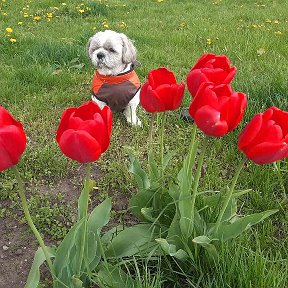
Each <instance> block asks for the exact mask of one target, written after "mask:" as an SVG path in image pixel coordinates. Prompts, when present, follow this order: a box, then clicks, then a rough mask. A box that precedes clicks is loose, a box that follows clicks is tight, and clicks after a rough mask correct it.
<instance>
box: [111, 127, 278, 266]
mask: <svg viewBox="0 0 288 288" xmlns="http://www.w3.org/2000/svg"><path fill="white" fill-rule="evenodd" d="M198 142H199V140H198V139H197V138H196V125H194V128H193V132H192V141H191V145H190V147H189V150H188V155H187V157H186V158H185V160H184V162H183V166H182V168H181V169H180V171H179V173H178V174H177V175H176V176H175V175H170V176H169V178H170V179H173V180H172V181H170V182H169V181H166V180H165V179H163V175H164V171H165V168H166V166H167V164H166V163H165V167H163V166H161V164H158V165H157V163H156V162H155V160H154V157H153V155H152V152H151V151H150V152H149V157H148V161H147V163H148V164H147V166H148V168H147V170H148V171H149V173H146V172H145V171H144V169H142V168H141V166H140V163H139V161H138V160H136V159H135V158H134V157H131V156H130V158H131V167H130V169H129V171H130V172H131V173H133V175H134V177H135V183H136V184H137V188H138V190H137V193H136V194H135V195H134V196H133V197H132V198H131V201H130V209H131V211H132V212H133V213H134V214H135V216H138V217H139V216H140V217H139V218H140V219H141V220H143V221H145V222H148V223H150V225H151V227H149V229H150V230H151V229H153V227H154V229H157V230H159V232H160V233H159V235H160V237H159V238H155V236H153V234H151V233H150V235H151V244H152V243H153V242H154V241H156V242H157V243H158V244H159V245H160V247H161V248H162V250H163V252H164V254H165V255H168V256H171V257H172V258H174V259H175V260H180V261H185V260H187V259H189V260H190V261H192V262H194V263H195V265H196V263H198V262H199V259H200V258H201V259H202V260H203V256H204V255H206V256H207V261H208V262H209V259H211V260H212V263H214V264H215V263H217V262H218V261H219V251H220V247H221V246H222V245H223V243H224V242H226V241H228V240H231V239H234V238H236V237H238V236H239V235H241V234H242V233H243V232H244V231H246V230H247V229H249V228H250V227H251V226H253V225H255V224H257V223H259V222H261V221H263V220H264V219H266V218H267V217H269V216H271V215H272V214H274V213H276V212H277V211H278V210H277V209H274V210H267V211H264V212H261V213H255V214H251V215H248V216H243V215H239V214H238V210H239V208H238V207H237V198H239V197H241V196H242V195H245V194H246V193H247V192H248V191H247V190H243V191H241V190H240V191H237V192H236V191H234V187H235V184H236V181H237V179H238V177H239V173H240V171H241V168H242V166H243V164H244V161H242V163H240V165H238V168H237V169H236V172H235V175H234V177H233V180H232V183H231V185H230V186H229V187H227V189H226V191H225V193H223V192H219V191H207V192H201V193H200V192H199V191H198V190H199V179H200V175H201V170H202V168H203V160H204V153H205V148H206V146H207V139H205V140H204V141H203V147H202V150H201V152H200V155H199V156H198V157H196V154H197V151H198ZM168 159H171V157H170V156H169V157H168ZM167 162H168V161H167ZM156 167H158V171H160V172H158V171H157V168H156ZM161 171H163V172H161ZM194 171H195V172H194ZM164 178H165V176H164ZM152 183H153V184H154V185H152ZM155 183H156V184H155ZM159 183H162V186H160V184H159ZM211 194H212V195H211ZM171 204H172V205H171ZM141 214H142V215H141ZM135 227H137V226H133V227H130V228H129V229H130V230H131V231H133V228H135ZM125 233H127V229H125V230H124V231H122V232H120V233H119V234H118V235H117V237H120V236H121V237H123V236H122V235H123V234H125ZM117 237H116V238H117ZM134 237H135V236H134ZM136 237H137V236H136ZM116 238H115V239H116ZM127 238H128V237H127ZM131 238H132V235H131ZM115 239H113V240H112V247H113V245H115V242H116V241H115ZM133 239H136V238H133ZM143 240H144V239H143ZM132 243H133V240H131V243H130V242H126V243H124V242H123V244H122V245H125V244H127V247H130V246H131V244H132ZM135 243H137V241H135ZM116 245H117V244H116ZM152 247H153V249H154V246H152ZM137 248H138V249H137V250H136V251H133V250H132V251H131V253H132V252H134V254H140V255H141V253H142V254H143V252H144V249H143V251H141V246H140V245H138V246H137ZM125 249H128V248H126V247H123V246H120V249H118V250H119V251H122V250H125ZM145 249H147V248H146V246H145ZM202 250H203V251H202ZM151 251H152V249H151V250H150V251H149V250H148V251H146V253H147V254H149V253H151ZM118 253H119V252H118ZM134 254H131V255H134ZM120 255H121V253H120ZM131 255H130V254H129V255H126V254H124V255H121V256H122V257H123V256H131ZM117 256H118V255H117ZM199 257H200V258H199ZM212 265H213V264H212ZM196 269H201V268H200V267H198V268H196Z"/></svg>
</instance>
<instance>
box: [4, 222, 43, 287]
mask: <svg viewBox="0 0 288 288" xmlns="http://www.w3.org/2000/svg"><path fill="white" fill-rule="evenodd" d="M37 247H38V245H37V243H36V241H35V240H34V236H33V235H32V233H30V230H29V229H28V227H27V225H25V224H21V223H19V222H18V221H16V220H15V219H12V218H0V287H3V288H4V287H13V288H23V287H24V285H25V282H26V279H27V276H28V273H29V270H30V267H31V264H32V261H33V257H34V253H35V251H36V250H37Z"/></svg>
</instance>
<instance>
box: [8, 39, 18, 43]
mask: <svg viewBox="0 0 288 288" xmlns="http://www.w3.org/2000/svg"><path fill="white" fill-rule="evenodd" d="M9 41H10V42H11V43H16V42H17V40H16V39H15V38H10V39H9Z"/></svg>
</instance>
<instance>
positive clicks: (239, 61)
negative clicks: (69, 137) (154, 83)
mask: <svg viewBox="0 0 288 288" xmlns="http://www.w3.org/2000/svg"><path fill="white" fill-rule="evenodd" d="M62 2H63V1H56V0H55V1H52V0H39V1H36V0H31V1H25V0H22V1H11V0H6V1H2V2H0V3H1V4H0V7H1V10H0V20H1V21H0V35H1V37H0V61H1V66H0V73H1V78H0V87H1V89H0V99H1V100H0V101H1V103H0V104H1V105H3V106H4V107H5V108H7V109H8V110H9V111H10V112H11V113H12V114H13V115H14V116H15V117H16V118H17V119H19V120H20V121H22V123H23V125H24V127H25V130H26V133H27V135H28V145H27V150H26V152H25V154H24V156H23V158H22V161H21V163H20V170H21V173H22V175H23V177H24V178H25V180H26V183H27V185H30V186H32V187H33V186H37V184H39V181H40V182H41V183H45V185H46V184H48V185H51V186H52V187H53V185H55V183H58V182H59V181H60V180H61V179H63V178H65V179H69V177H70V175H71V173H72V174H76V173H77V171H78V170H77V169H78V166H77V165H76V164H75V163H71V162H72V161H70V160H68V159H66V158H65V157H64V156H63V155H61V152H60V151H59V149H58V147H57V145H56V142H55V140H54V138H55V132H56V130H57V125H58V123H59V119H60V116H61V113H62V111H63V110H64V109H65V108H67V107H70V106H78V105H80V104H81V103H83V102H84V101H87V100H89V99H90V85H91V80H92V75H93V67H92V65H91V64H90V62H89V60H88V57H87V56H86V43H87V41H88V38H89V37H90V36H91V35H93V34H94V33H95V32H96V31H100V30H103V29H106V28H109V29H112V30H117V31H120V32H123V33H126V34H127V35H128V36H129V37H130V38H132V39H134V40H135V45H136V47H137V49H138V55H139V57H138V59H139V61H140V62H141V63H142V68H139V69H137V73H138V75H139V77H140V79H141V81H142V82H144V81H145V78H146V75H147V73H148V71H149V70H151V69H155V68H157V67H159V66H166V67H168V68H169V69H171V70H172V71H173V72H174V73H175V75H177V79H178V80H179V81H180V80H181V79H182V80H184V81H185V78H186V75H187V73H188V72H189V69H190V68H191V66H193V64H194V63H195V61H196V60H197V59H198V58H199V57H200V56H201V55H202V54H203V53H205V52H212V53H215V54H226V55H227V56H228V57H229V58H230V59H231V61H232V63H233V65H235V66H236V67H237V68H238V73H237V75H236V77H235V79H234V80H233V83H232V86H233V88H234V90H237V91H243V92H244V93H246V94H247V95H248V98H249V103H248V108H247V111H246V114H245V117H244V120H243V121H242V123H241V124H240V127H238V128H237V129H236V130H235V131H234V132H233V133H231V134H229V135H227V136H225V137H224V138H223V139H213V141H212V140H211V141H210V149H209V155H207V156H206V160H205V163H206V164H205V167H204V170H205V172H207V173H204V174H203V177H202V179H201V187H202V188H203V189H220V188H222V187H223V186H224V185H225V183H226V182H225V181H226V179H230V178H231V176H232V174H233V171H234V169H235V167H236V166H237V162H238V161H239V160H240V158H241V157H242V155H240V154H239V153H238V152H237V148H236V143H237V136H238V134H239V132H240V131H241V129H242V128H243V127H244V124H245V123H246V122H247V121H248V120H249V119H251V117H252V115H254V114H255V113H258V112H262V111H264V110H265V109H266V108H268V107H270V106H272V105H275V106H278V107H279V108H281V109H283V110H288V101H287V91H288V86H287V79H286V74H287V73H286V72H285V71H287V60H288V59H287V41H288V18H287V14H285V11H287V9H288V3H287V1H285V0H278V1H268V0H263V1H261V2H255V1H245V0H242V1H232V0H222V1H221V0H214V1H212V0H211V1H208V0H205V1H202V0H198V1H197V0H195V1H189V0H182V1H175V0H163V1H157V0H149V1H144V0H138V1H132V0H127V1H124V0H123V1H121V0H107V1H104V0H103V1H82V2H80V1H75V0H71V1H66V3H65V4H66V5H64V4H63V3H62ZM81 4H84V5H81ZM86 7H88V8H86ZM80 10H81V11H82V10H84V12H83V13H81V12H80ZM25 13H26V14H25ZM49 13H51V14H49ZM5 14H6V15H5ZM26 15H28V17H26ZM49 15H50V16H49ZM51 15H52V16H51ZM35 16H40V17H41V18H40V19H39V17H38V18H35ZM35 19H38V20H35ZM49 19H50V20H49ZM19 22H22V24H18V23H19ZM7 27H11V28H12V29H13V32H12V33H7V32H6V30H5V29H6V28H7ZM11 38H15V39H16V41H17V42H16V43H11V42H10V39H11ZM208 39H210V40H208ZM209 43H211V44H209ZM189 102H190V96H189V95H188V93H187V91H186V94H185V99H184V102H183V106H184V107H185V106H188V105H189ZM139 117H140V118H141V119H142V123H143V128H142V129H135V128H131V127H129V126H128V125H127V124H126V122H125V120H124V117H123V116H122V115H115V116H114V120H113V135H112V141H111V146H110V148H109V150H108V151H107V153H106V154H105V155H104V156H103V157H102V158H101V159H100V160H99V161H98V162H97V163H96V164H95V165H94V166H93V167H94V169H99V167H100V169H101V171H102V172H101V176H102V177H101V178H99V179H98V180H97V182H98V183H97V186H98V187H99V190H98V191H99V195H98V196H99V197H100V198H104V197H105V196H106V195H107V194H108V193H109V194H110V195H113V193H114V191H120V192H121V193H127V194H128V195H130V194H131V193H133V191H134V189H135V188H134V185H133V183H132V182H131V176H130V175H129V173H128V172H127V166H128V157H127V151H126V150H125V149H124V147H125V146H131V147H132V149H133V150H135V151H137V154H138V155H139V156H140V157H142V159H144V158H145V155H146V142H147V141H146V139H147V135H148V126H149V115H147V114H146V113H145V112H144V111H143V110H141V108H140V109H139ZM157 124H158V122H157ZM156 126H157V125H156ZM158 129H159V128H158V126H157V127H156V131H155V135H157V133H158V132H159V131H158ZM190 131H191V127H190V124H189V123H185V122H183V121H182V120H181V119H180V117H179V113H178V112H177V111H175V112H173V113H169V116H168V117H167V126H166V130H165V134H166V138H165V142H166V144H167V146H166V150H167V151H171V150H172V151H175V155H176V156H175V157H174V162H173V163H174V164H173V166H172V167H171V168H170V169H171V171H173V170H174V169H177V168H178V167H179V165H180V164H181V159H183V157H184V155H185V154H186V151H187V148H188V143H189V138H190ZM154 146H155V149H157V148H156V146H157V145H154ZM287 169H288V166H287V161H282V162H281V172H282V177H283V184H284V186H285V188H286V191H287V188H288V187H287V186H288V182H287V181H288V179H287V173H286V172H287ZM207 175H209V178H208V177H207ZM224 180H225V181H224ZM0 181H1V183H2V184H3V185H1V195H0V196H1V200H2V201H3V202H2V203H5V205H4V204H3V205H2V204H0V205H1V206H0V215H1V216H2V217H4V216H7V215H14V214H15V213H14V212H15V209H16V208H15V207H17V205H16V204H15V203H17V199H16V198H17V197H16V196H15V195H16V191H15V183H14V180H13V175H12V174H11V172H10V171H5V172H3V173H1V175H0ZM79 186H81V185H80V184H79ZM238 187H239V188H251V189H253V192H252V193H249V195H247V196H244V197H243V205H242V209H243V210H245V211H246V212H252V211H254V212H256V211H261V210H265V209H273V208H279V203H280V201H281V200H282V197H283V196H282V195H283V191H282V187H281V185H280V182H279V180H278V178H277V173H276V170H275V168H274V167H273V165H265V166H255V165H253V164H251V163H249V164H248V166H247V167H246V168H245V169H244V171H243V172H242V173H241V176H240V180H239V182H238ZM60 192H61V191H60ZM31 197H32V198H31V199H32V201H31V205H32V206H31V207H33V210H32V214H34V217H36V214H37V213H38V214H39V215H40V216H39V215H38V218H39V217H40V219H39V221H38V222H37V225H39V228H40V229H41V231H42V233H46V235H48V236H53V235H54V236H55V235H56V236H57V237H58V236H59V237H61V235H63V234H65V231H66V230H65V229H66V228H67V225H66V224H67V223H61V221H60V219H62V218H63V217H64V218H65V217H66V215H68V213H69V211H70V207H69V205H67V203H66V204H65V198H64V200H63V199H62V200H63V201H64V202H63V201H62V200H59V199H58V200H57V201H58V202H57V203H58V205H59V206H60V207H58V208H57V209H56V208H55V207H54V206H53V205H52V206H51V202H53V201H51V202H50V203H49V201H48V199H49V196H43V195H41V192H39V191H37V189H36V192H35V191H34V192H31ZM43 197H44V198H45V197H46V198H45V201H44V200H43V199H44V198H43ZM54 199H55V198H54ZM7 201H8V202H7ZM7 203H9V204H8V205H7ZM34 211H38V212H37V213H35V212H34ZM47 211H48V212H47ZM14 216H15V217H17V215H14ZM52 219H56V222H53V221H52ZM57 221H58V222H59V223H58V224H59V226H57V225H58V224H57ZM53 223H54V224H53ZM52 227H53V229H52ZM57 227H58V228H57ZM68 227H69V225H68ZM63 231H64V232H63ZM51 234H52V235H51ZM287 235H288V228H287V206H286V207H283V209H280V212H279V213H277V214H276V215H275V216H273V217H272V218H271V219H269V220H268V221H266V222H265V223H261V224H259V225H258V226H257V227H256V228H255V229H254V230H253V233H252V234H251V233H248V234H247V235H245V237H243V239H241V241H240V240H239V241H238V242H236V243H234V244H233V245H231V247H229V249H224V250H223V251H224V252H223V261H222V262H221V265H220V266H219V267H217V268H216V270H215V271H211V272H210V273H209V274H208V275H204V274H203V275H198V276H195V275H184V276H183V275H182V277H186V279H188V280H189V281H190V284H187V285H190V287H203V288H204V287H205V288H206V287H213V288H214V287H219V288H220V287H245V288H248V287H249V288H250V287H251V288H252V287H263V288H264V287H265V288H266V287H267V288H268V287H269V288H270V287H275V288H276V287H279V288H282V287H286V286H288V279H287V269H288V268H287V267H288V263H287V257H288V255H287V245H288V242H287V239H288V237H287ZM164 266H165V265H164ZM167 269H168V268H167ZM167 269H164V268H163V271H161V274H159V275H160V276H159V275H158V274H157V275H156V276H155V277H156V278H155V279H157V281H158V280H159V278H158V277H162V282H163V281H164V283H165V284H159V283H160V282H161V281H160V280H159V282H158V284H157V285H158V286H157V285H156V284H155V285H154V287H160V285H163V286H164V285H167V282H169V281H168V280H167V279H170V282H169V283H168V285H171V283H173V281H174V283H176V284H175V285H176V286H175V287H182V286H181V284H179V282H177V281H178V280H179V277H178V276H175V275H177V274H175V275H174V277H172V278H171V275H170V274H171V270H169V269H170V268H169V269H168V272H167ZM171 269H174V268H173V267H171ZM177 269H178V268H177ZM177 269H176V268H175V273H180V272H179V271H178V272H177ZM169 271H170V272H169ZM143 277H145V276H143ZM147 277H148V276H147ZM153 277H154V276H152V278H153ZM177 279H178V280H177ZM165 281H166V282H165ZM148 282H149V281H148ZM152 282H153V281H152ZM152 282H151V283H152ZM197 283H198V284H197ZM177 285H178V286H177ZM179 285H180V286H179ZM145 287H150V286H145ZM151 287H152V286H151Z"/></svg>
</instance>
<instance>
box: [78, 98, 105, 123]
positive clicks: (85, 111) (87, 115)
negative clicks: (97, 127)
mask: <svg viewBox="0 0 288 288" xmlns="http://www.w3.org/2000/svg"><path fill="white" fill-rule="evenodd" d="M95 113H101V108H100V107H99V106H98V104H97V103H96V102H94V101H88V102H85V103H84V104H82V105H81V106H79V107H78V108H77V109H76V111H75V115H74V117H79V118H81V119H82V120H89V119H93V115H94V114H95Z"/></svg>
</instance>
